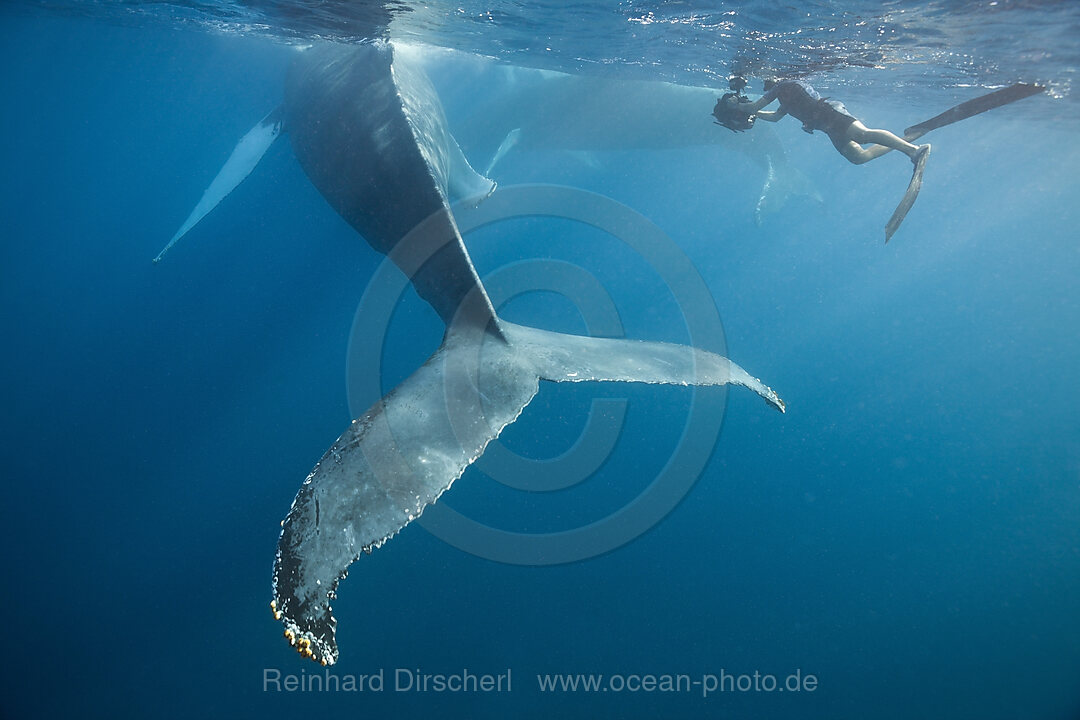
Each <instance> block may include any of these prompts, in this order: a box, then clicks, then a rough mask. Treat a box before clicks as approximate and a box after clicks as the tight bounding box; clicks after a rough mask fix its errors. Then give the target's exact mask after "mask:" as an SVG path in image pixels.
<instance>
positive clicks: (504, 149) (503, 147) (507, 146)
mask: <svg viewBox="0 0 1080 720" xmlns="http://www.w3.org/2000/svg"><path fill="white" fill-rule="evenodd" d="M520 140H521V128H514V129H513V130H511V131H510V132H508V133H506V137H504V138H503V141H502V142H501V143H499V149H498V150H496V151H495V154H494V155H492V156H491V161H490V162H488V164H487V168H486V169H485V170H484V174H485V175H490V174H491V171H492V170H494V169H495V166H496V165H497V164H498V162H499V161H500V160H502V159H503V157H504V156H505V155H506V153H508V152H510V150H511V149H513V147H514V146H515V145H517V144H518V141H520Z"/></svg>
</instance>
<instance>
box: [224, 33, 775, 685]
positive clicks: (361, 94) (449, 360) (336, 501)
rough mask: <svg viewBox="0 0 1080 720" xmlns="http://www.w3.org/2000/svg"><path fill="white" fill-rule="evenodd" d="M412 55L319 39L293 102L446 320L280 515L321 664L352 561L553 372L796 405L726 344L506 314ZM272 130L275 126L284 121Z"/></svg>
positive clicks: (307, 647)
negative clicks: (474, 239) (651, 338)
mask: <svg viewBox="0 0 1080 720" xmlns="http://www.w3.org/2000/svg"><path fill="white" fill-rule="evenodd" d="M410 60H411V58H410V55H409V53H399V52H397V51H396V49H395V46H394V45H393V44H392V43H390V42H387V41H384V40H375V41H371V42H365V43H362V44H360V45H350V46H345V45H335V44H329V43H327V44H321V45H316V46H313V47H311V48H309V49H307V50H305V51H304V52H302V53H298V56H297V58H296V59H295V61H294V63H293V64H292V66H291V68H290V70H289V72H288V76H287V79H286V88H285V98H284V103H283V105H282V108H281V109H280V113H281V114H280V117H281V122H282V127H283V130H282V132H283V133H287V135H288V137H289V138H290V141H291V143H292V147H293V151H294V154H295V156H296V158H297V160H298V161H299V163H300V166H301V167H302V169H303V170H304V172H305V174H306V175H307V176H308V178H309V179H310V180H311V182H312V183H313V184H314V185H315V187H316V188H317V189H318V190H319V192H320V193H321V194H322V195H323V196H324V198H325V199H326V200H327V202H328V203H329V204H330V206H331V207H332V208H333V209H334V210H335V211H337V212H338V213H339V214H340V215H341V216H342V217H343V218H344V219H345V220H346V221H347V222H348V223H349V224H350V225H352V227H353V228H355V229H356V230H357V231H358V232H359V233H360V234H361V235H362V236H363V237H364V238H365V239H366V240H367V242H368V243H370V244H371V246H372V247H374V248H375V249H376V250H378V251H379V252H381V253H383V254H385V255H386V256H387V257H388V258H389V259H390V260H392V261H393V262H394V263H395V264H396V265H397V266H398V267H399V268H400V269H401V270H402V272H404V273H405V274H406V276H407V277H408V278H409V279H410V281H411V282H412V284H413V286H414V287H415V289H416V291H417V293H418V294H419V295H420V297H422V298H423V299H424V300H426V301H427V302H428V303H430V304H431V306H432V307H433V308H434V309H435V311H436V312H437V313H438V315H439V316H440V318H442V320H443V322H444V323H445V325H446V330H445V334H444V336H443V339H442V342H441V344H440V346H439V348H438V349H437V350H436V351H435V353H434V354H433V355H432V356H431V357H430V358H429V359H428V360H427V361H426V362H424V364H423V365H422V366H421V367H420V368H419V369H417V370H416V371H415V372H413V373H412V374H411V375H410V376H408V377H407V378H406V379H405V380H404V381H403V382H401V383H400V384H399V385H398V386H396V387H395V388H393V389H392V390H391V391H390V392H388V393H387V394H386V395H385V396H384V397H382V398H381V399H379V400H378V401H377V402H375V404H374V405H372V406H371V407H370V408H369V409H368V410H367V411H365V412H364V413H363V414H362V415H361V416H360V417H358V418H356V419H355V420H353V421H352V422H351V423H350V425H349V426H348V427H347V428H346V429H345V431H344V432H343V433H342V435H341V436H340V437H339V438H338V439H337V440H336V441H335V442H334V443H333V444H332V445H331V446H330V449H329V450H327V451H326V453H325V454H324V455H323V456H322V458H321V459H320V460H319V462H318V463H317V464H316V465H315V467H314V468H313V469H312V470H311V472H310V473H309V474H308V476H307V478H306V479H305V480H304V482H303V484H302V485H301V487H300V489H299V491H298V492H297V494H296V497H295V499H294V500H293V502H292V505H291V507H290V509H289V512H288V514H287V516H286V517H285V519H284V520H283V521H282V529H281V536H280V540H279V542H278V547H277V554H276V557H275V561H274V568H273V599H272V601H271V609H272V611H273V613H274V617H275V618H276V619H277V620H279V621H280V622H281V623H282V624H283V626H284V631H285V637H286V638H287V639H288V640H289V642H290V643H291V644H292V645H293V646H294V647H295V648H296V649H297V651H299V652H300V654H301V655H303V656H304V657H307V658H310V659H312V660H314V661H316V662H319V663H321V664H323V665H330V664H333V663H334V662H336V661H337V658H338V647H337V643H336V639H335V630H336V626H337V621H336V619H335V618H334V616H333V613H332V608H331V602H332V601H333V600H334V599H335V598H336V593H337V588H338V584H339V582H340V581H341V579H342V578H344V577H345V575H346V573H347V570H348V568H349V566H350V565H351V564H352V563H353V562H354V561H355V560H357V559H358V558H359V557H360V556H361V555H362V554H363V553H365V552H371V551H372V550H374V549H376V548H378V547H380V546H381V545H383V544H384V543H385V542H386V541H388V540H389V539H390V538H392V537H393V536H394V535H396V534H397V533H398V532H399V531H400V530H401V529H402V528H404V527H405V526H406V525H407V524H408V523H410V522H411V521H412V520H415V519H416V518H417V517H418V516H419V515H420V514H421V513H422V512H423V511H424V508H425V507H426V506H428V505H429V504H431V503H433V502H435V501H436V500H437V499H438V498H439V496H440V495H441V494H442V493H443V492H445V491H446V490H447V489H448V488H449V487H450V486H451V484H452V483H453V482H454V481H455V480H457V479H458V478H459V477H460V476H461V475H462V474H463V473H464V471H465V470H466V468H467V467H468V466H469V465H470V464H471V463H473V462H474V461H475V460H476V459H477V458H479V457H480V456H481V455H482V454H483V452H484V449H485V448H486V447H487V445H488V444H489V443H490V442H491V441H492V440H493V439H495V438H496V437H497V436H498V435H499V433H500V432H501V431H502V430H503V429H504V428H505V427H506V426H507V425H509V424H510V423H512V422H514V420H516V419H517V417H518V416H519V415H520V414H521V412H522V411H523V410H524V408H525V406H526V405H528V404H529V402H530V401H531V400H532V398H533V397H534V396H535V395H536V393H537V392H538V391H539V388H540V381H541V380H544V381H551V382H583V381H623V382H643V383H665V384H679V385H725V384H729V383H730V384H734V385H741V386H744V387H747V388H749V389H750V390H753V391H754V392H756V393H757V394H758V395H760V396H761V397H762V398H764V400H765V401H766V402H767V403H768V404H769V405H771V406H772V407H774V408H776V409H777V410H779V411H781V412H783V411H784V410H785V406H784V403H783V401H782V400H781V399H780V398H779V397H778V396H777V394H776V393H775V392H774V391H773V390H772V389H771V388H769V387H768V386H766V385H764V384H763V383H762V382H761V381H760V380H758V379H757V378H755V377H753V376H751V375H750V374H749V373H747V372H746V371H745V370H743V369H742V368H741V367H739V366H738V365H736V364H735V363H733V362H731V361H729V360H728V359H727V358H724V357H721V356H719V355H715V354H713V353H709V352H706V351H703V350H700V349H696V348H692V347H687V346H681V345H674V344H667V343H659V342H645V341H636V340H623V339H606V338H593V337H582V336H576V335H567V334H561V333H555V332H549V331H544V330H539V329H535V328H530V327H525V326H521V325H515V324H513V323H510V322H507V321H505V320H502V319H501V318H499V317H498V316H497V315H496V312H495V309H494V308H493V306H492V303H491V301H490V299H489V298H488V295H487V292H486V290H485V289H484V286H483V284H482V283H481V281H480V278H479V276H478V275H477V272H476V270H475V268H474V267H473V263H472V260H471V259H470V257H469V254H468V252H467V250H466V248H465V245H464V242H463V240H462V237H461V233H460V232H459V230H458V227H457V224H456V222H455V218H454V214H453V212H452V210H451V205H450V198H451V196H452V195H454V194H457V195H461V196H467V197H473V198H474V199H475V200H477V201H479V200H481V199H482V198H483V197H485V196H486V195H487V194H490V193H491V192H492V191H493V190H494V183H492V182H491V181H490V180H487V179H486V178H484V177H483V176H482V175H480V174H479V173H477V172H476V171H475V170H474V169H473V168H472V167H471V166H470V165H469V163H468V161H467V160H466V159H465V157H464V155H463V154H462V153H461V151H460V148H459V147H458V145H457V143H456V141H455V140H454V138H453V136H452V135H451V134H450V132H449V130H448V129H447V124H446V121H445V116H444V112H443V109H442V106H441V103H440V101H439V98H438V96H437V95H436V93H435V91H434V88H433V87H432V85H431V83H430V82H429V80H428V78H427V76H426V74H425V73H424V71H423V69H422V68H421V67H420V66H419V65H417V64H416V63H414V62H411V61H410ZM271 117H273V118H276V117H277V116H276V115H273V116H271ZM258 136H259V137H260V138H262V141H263V142H264V143H265V141H266V139H267V137H268V136H269V133H268V132H266V131H263V132H261V133H260V134H259V135H258ZM270 142H272V139H271V140H270ZM252 154H253V153H247V154H244V153H242V155H243V156H244V157H250V156H251V155H252ZM241 170H242V167H241ZM223 172H224V170H223ZM227 174H229V175H230V176H231V177H236V176H238V175H239V174H240V172H239V171H236V170H230V171H229V173H227Z"/></svg>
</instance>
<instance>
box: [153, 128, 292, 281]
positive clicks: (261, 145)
mask: <svg viewBox="0 0 1080 720" xmlns="http://www.w3.org/2000/svg"><path fill="white" fill-rule="evenodd" d="M281 118H282V112H281V108H280V107H278V108H276V109H275V110H273V111H272V112H270V113H269V114H268V115H267V116H266V117H264V118H263V119H262V120H260V121H259V124H258V125H256V126H255V127H253V128H252V129H251V130H249V131H248V132H247V134H246V135H244V137H242V138H241V139H240V142H239V143H237V145H236V147H235V148H233V151H232V154H231V155H229V159H228V160H226V161H225V164H224V165H223V166H222V168H221V170H219V171H218V174H217V176H216V177H215V178H214V179H213V181H211V183H210V185H209V186H208V187H207V188H206V190H205V191H203V194H202V197H201V198H200V199H199V202H198V204H197V205H195V209H194V210H192V211H191V214H190V215H188V217H187V219H186V220H184V223H183V224H182V225H181V226H180V229H179V230H177V231H176V233H175V234H174V235H173V236H172V239H171V240H169V243H168V244H167V245H166V246H165V247H164V248H163V249H162V251H161V252H160V253H158V255H157V257H155V258H154V262H155V263H156V262H160V261H161V258H162V257H163V256H164V255H165V253H167V252H168V251H169V249H170V248H171V247H172V246H173V245H175V244H176V243H177V242H178V241H179V240H180V238H182V237H184V235H185V234H187V231H188V230H190V229H191V228H193V227H195V225H196V224H197V223H198V222H199V221H200V220H202V219H203V218H204V217H206V216H207V215H208V214H209V213H210V211H211V210H213V209H214V208H215V207H217V205H218V203H220V202H221V201H222V200H223V199H225V196H226V195H228V194H229V193H231V192H232V191H233V190H235V189H236V186H237V185H239V184H240V183H241V182H243V181H244V178H246V177H247V176H248V175H250V174H251V171H252V170H254V169H255V166H256V165H258V164H259V160H261V159H262V157H263V155H265V154H266V151H267V150H269V149H270V146H271V145H273V144H274V141H275V140H276V139H277V138H278V136H279V135H280V134H281Z"/></svg>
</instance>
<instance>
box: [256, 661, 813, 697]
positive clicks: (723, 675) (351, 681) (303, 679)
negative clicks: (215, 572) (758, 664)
mask: <svg viewBox="0 0 1080 720" xmlns="http://www.w3.org/2000/svg"><path fill="white" fill-rule="evenodd" d="M511 675H512V673H511V670H510V668H507V669H506V671H505V672H500V673H476V672H473V671H471V670H469V669H467V668H463V669H462V670H460V671H456V672H449V673H425V672H422V671H421V670H414V669H411V668H395V669H394V670H392V671H387V670H385V669H383V668H380V669H379V670H377V671H375V672H373V673H371V674H369V675H351V674H350V675H338V674H336V673H333V672H330V669H329V668H327V669H325V670H324V671H322V672H321V673H319V672H315V673H309V672H307V671H305V670H301V671H300V673H299V674H295V673H288V674H287V673H282V672H281V670H278V669H277V668H264V669H263V680H262V686H263V692H287V693H294V692H316V693H317V692H369V693H381V692H385V691H388V690H389V691H392V692H399V693H400V692H409V693H443V692H450V693H508V692H512V690H513V687H512V685H511ZM536 683H537V687H536V689H537V690H539V691H540V692H541V693H595V692H609V691H610V692H612V693H652V692H660V693H665V692H674V693H683V692H698V693H700V694H701V695H702V697H709V696H710V695H712V694H714V693H747V692H755V693H774V692H775V693H785V692H786V693H792V692H796V693H813V692H814V691H815V690H817V689H818V678H817V676H816V675H813V674H811V673H804V672H803V671H802V669H801V668H799V669H796V670H795V671H794V672H793V673H790V674H788V675H779V676H778V675H773V674H771V673H761V672H759V671H757V670H755V671H754V672H753V673H744V674H733V673H729V672H727V671H726V670H723V669H721V670H720V672H719V674H714V673H705V674H702V675H699V676H691V675H688V674H685V673H679V674H652V673H644V674H637V673H634V674H615V675H601V674H554V675H537V676H536Z"/></svg>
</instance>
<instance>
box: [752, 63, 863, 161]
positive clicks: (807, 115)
mask: <svg viewBox="0 0 1080 720" xmlns="http://www.w3.org/2000/svg"><path fill="white" fill-rule="evenodd" d="M762 98H763V99H765V98H767V102H766V105H768V103H771V102H772V101H773V100H779V101H780V109H781V110H783V111H784V112H785V113H787V114H788V115H790V116H792V117H793V118H796V119H798V120H801V121H802V124H803V129H804V130H807V131H813V130H820V131H821V132H823V133H825V134H826V135H828V136H829V139H830V140H832V142H833V145H835V146H836V147H837V148H840V147H842V146H844V145H846V144H847V142H848V138H847V130H848V128H849V127H851V123H853V122H855V118H854V117H853V116H852V115H851V113H849V112H848V111H847V108H846V107H844V104H843V103H842V102H839V101H837V100H829V99H826V98H823V97H821V96H820V95H818V94H817V91H816V90H814V88H812V87H810V86H809V85H807V84H806V83H804V82H802V81H801V80H783V81H781V82H778V83H777V84H776V85H774V86H773V87H772V89H770V90H769V91H768V92H767V93H765V94H764V95H763V96H762Z"/></svg>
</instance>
